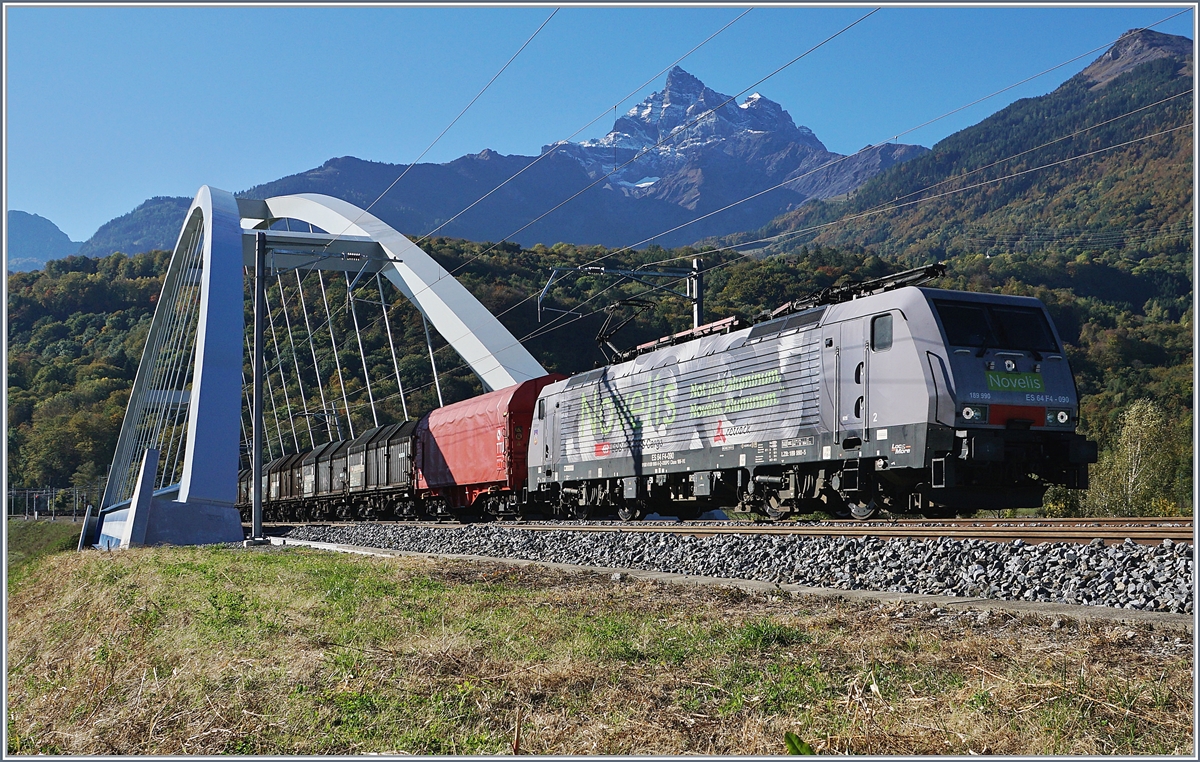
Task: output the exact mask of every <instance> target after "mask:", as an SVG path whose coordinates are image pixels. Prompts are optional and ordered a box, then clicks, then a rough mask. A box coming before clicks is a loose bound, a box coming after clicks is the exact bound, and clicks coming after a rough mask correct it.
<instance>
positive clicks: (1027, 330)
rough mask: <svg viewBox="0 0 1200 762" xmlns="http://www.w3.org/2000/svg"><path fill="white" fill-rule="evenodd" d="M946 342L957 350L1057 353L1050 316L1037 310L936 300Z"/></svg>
mask: <svg viewBox="0 0 1200 762" xmlns="http://www.w3.org/2000/svg"><path fill="white" fill-rule="evenodd" d="M933 305H934V307H936V308H937V312H938V317H940V318H941V320H942V328H943V329H944V330H945V332H946V343H947V344H949V345H951V346H955V347H983V348H987V349H1018V350H1026V351H1028V350H1033V351H1035V352H1057V351H1058V344H1057V343H1056V342H1055V341H1054V333H1053V332H1052V331H1051V330H1050V323H1049V322H1048V321H1047V320H1046V315H1045V313H1043V312H1042V311H1041V310H1039V309H1037V308H1036V307H1017V306H1014V305H1009V304H987V303H984V302H955V301H950V300H947V299H934V300H933Z"/></svg>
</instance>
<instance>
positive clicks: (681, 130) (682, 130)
mask: <svg viewBox="0 0 1200 762" xmlns="http://www.w3.org/2000/svg"><path fill="white" fill-rule="evenodd" d="M879 10H880V9H879V8H875V9H874V10H872V11H870V12H869V13H867V14H866V15H864V16H862V17H861V18H859V19H857V20H855V21H853V22H851V23H850V24H848V25H847V26H844V27H842V28H841V29H839V30H838V31H836V32H834V33H833V34H831V35H829V36H828V37H826V38H825V39H823V40H821V41H820V42H818V43H817V44H816V45H813V46H812V47H811V48H809V49H808V50H806V51H804V52H803V53H801V54H800V55H798V56H796V57H795V58H793V59H792V60H790V61H788V62H787V63H785V64H783V65H782V66H780V67H779V68H777V69H775V70H774V71H772V72H771V73H770V74H768V75H766V76H765V77H763V78H762V79H759V80H758V81H757V82H755V83H754V84H752V85H750V86H748V87H746V88H744V89H742V90H741V91H740V92H738V93H736V94H734V95H731V96H729V97H728V98H726V99H725V100H724V101H722V102H721V103H720V104H718V105H716V106H714V107H713V108H710V109H708V110H707V111H705V112H703V113H700V114H697V115H696V116H694V117H692V118H691V119H689V120H688V121H687V122H685V123H683V124H682V125H680V126H679V127H677V128H676V129H675V130H673V131H672V132H671V133H670V134H669V135H666V136H665V137H662V138H660V139H659V140H658V141H657V142H656V143H654V144H653V145H649V146H644V147H642V148H641V149H639V150H638V152H637V153H635V154H634V156H633V158H631V159H630V160H629V161H626V162H625V163H624V164H621V165H620V166H617V167H613V169H612V171H610V172H608V173H607V174H604V175H601V176H600V177H598V178H596V179H595V180H593V181H592V182H591V183H589V184H588V185H586V186H584V187H583V188H582V189H580V190H579V191H577V192H576V193H574V194H573V195H571V196H569V197H568V198H566V199H563V200H562V201H560V202H559V203H558V204H556V205H554V206H553V207H551V208H550V209H549V210H547V211H545V212H543V213H542V214H540V215H538V216H537V217H535V218H533V219H532V220H530V221H529V222H527V223H525V224H524V225H522V226H521V227H519V228H517V229H516V230H514V231H513V232H511V233H509V234H508V235H506V236H504V237H503V238H501V239H500V240H499V241H497V242H496V243H494V244H492V245H491V246H489V247H488V248H487V249H485V250H483V251H481V252H480V253H478V254H476V255H475V256H473V257H471V258H470V259H469V260H467V261H466V262H464V263H463V264H462V265H460V266H459V268H458V269H462V267H465V266H466V265H468V264H470V263H471V262H474V261H475V260H477V259H479V258H480V257H483V256H485V255H487V254H489V253H491V252H492V251H494V250H495V249H496V248H497V247H498V246H499V245H500V244H502V243H503V242H504V241H506V240H508V239H510V238H512V237H513V236H515V235H518V234H519V233H521V232H522V231H525V230H527V229H528V228H530V227H531V226H533V225H535V224H537V223H538V222H540V221H541V220H543V219H545V218H546V217H548V216H550V215H551V214H553V213H554V212H556V211H558V210H559V209H561V208H562V207H564V206H566V205H567V204H569V203H570V202H572V201H574V200H575V199H577V198H579V197H580V196H582V195H583V194H584V193H587V192H588V191H589V190H591V189H592V188H594V187H596V186H597V185H599V184H600V183H602V182H604V181H605V180H607V179H608V178H610V177H612V176H613V175H615V174H616V173H617V172H619V171H621V170H622V169H624V168H625V167H627V166H629V165H630V164H632V163H634V162H635V161H637V160H638V159H640V158H641V157H642V156H645V155H646V154H647V153H649V152H650V151H651V150H653V149H655V148H658V147H659V146H661V145H663V144H665V143H668V142H670V141H673V140H675V139H677V138H679V137H682V136H683V135H685V134H686V133H687V131H688V130H689V129H690V128H692V127H694V126H696V124H698V123H699V122H701V121H702V120H703V119H705V118H706V117H708V116H710V115H712V114H715V113H717V112H718V111H720V110H721V109H723V108H724V107H725V106H728V105H729V104H730V103H732V102H734V101H736V100H737V99H738V98H739V97H741V96H742V95H744V94H746V93H748V92H749V91H750V90H753V89H754V88H756V87H758V86H759V85H761V84H762V83H763V82H766V81H767V80H768V79H770V78H771V77H773V76H775V75H776V74H778V73H779V72H781V71H783V70H784V69H787V68H788V67H789V66H792V65H793V64H795V63H796V62H798V61H800V60H801V59H803V58H804V57H805V56H807V55H809V54H811V53H812V52H813V51H815V50H818V49H819V48H821V47H823V46H824V45H826V44H827V43H829V42H830V41H832V40H834V39H835V38H837V37H839V36H841V35H842V34H845V33H846V32H848V31H849V30H850V29H852V28H853V27H855V26H857V25H859V24H861V23H862V22H863V21H866V20H867V19H868V18H869V17H870V16H872V15H873V14H875V13H877V12H878V11H879ZM435 282H436V281H435ZM428 288H430V286H426V287H425V289H423V290H426V289H428ZM418 293H420V292H418Z"/></svg>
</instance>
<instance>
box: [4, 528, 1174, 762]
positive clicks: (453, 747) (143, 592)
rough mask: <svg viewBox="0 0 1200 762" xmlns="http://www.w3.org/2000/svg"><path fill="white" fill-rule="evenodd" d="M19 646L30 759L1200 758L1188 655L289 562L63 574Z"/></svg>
mask: <svg viewBox="0 0 1200 762" xmlns="http://www.w3.org/2000/svg"><path fill="white" fill-rule="evenodd" d="M900 612H903V613H904V614H905V616H903V617H899V616H897V613H900ZM8 624H9V641H8V649H9V650H8V658H9V675H8V678H9V696H8V701H9V710H10V714H9V717H8V729H9V739H10V740H9V749H8V751H9V752H10V753H33V752H38V751H44V752H61V753H68V754H99V753H121V754H172V753H187V754H210V753H222V752H234V753H277V754H291V753H304V754H318V753H319V754H327V753H337V754H362V753H367V752H387V751H408V752H417V753H494V752H499V753H512V752H513V751H514V747H515V749H517V750H519V751H520V752H523V753H543V754H549V753H611V754H625V753H660V754H661V753H706V754H750V753H755V754H777V753H783V752H784V751H785V747H784V740H783V739H784V733H785V732H787V731H792V732H795V733H797V734H798V735H799V736H800V737H801V738H803V739H805V740H807V741H808V742H809V743H811V744H812V745H813V746H814V747H815V748H816V750H817V751H818V753H835V752H842V753H844V752H853V753H866V754H920V753H935V754H936V753H941V754H966V753H969V752H993V753H1001V754H1108V753H1137V754H1145V753H1158V754H1190V753H1191V752H1192V748H1193V739H1192V737H1191V731H1190V728H1191V725H1192V722H1191V711H1192V687H1191V685H1192V683H1191V676H1190V674H1191V667H1192V651H1191V645H1190V643H1183V644H1181V643H1177V642H1176V641H1175V636H1176V635H1177V634H1178V633H1170V634H1164V633H1161V632H1152V631H1150V630H1146V629H1137V630H1136V632H1135V631H1132V630H1129V628H1126V627H1114V626H1109V625H1103V626H1102V625H1091V624H1079V625H1076V624H1075V623H1071V622H1068V623H1066V624H1065V626H1060V627H1059V628H1058V629H1054V628H1052V627H1051V626H1050V624H1051V623H1050V622H1049V620H1044V619H1040V618H1025V619H1014V618H1011V617H1005V616H1003V615H993V616H992V619H991V621H989V622H987V623H979V622H978V621H977V620H976V619H975V618H974V617H973V616H970V615H962V616H953V617H951V616H942V617H936V616H933V615H932V613H931V612H929V611H928V610H927V609H924V608H920V607H917V606H912V605H910V606H907V607H901V606H898V605H896V604H877V605H873V604H860V603H846V602H838V601H832V600H825V599H797V600H793V599H789V598H786V597H784V598H783V599H775V598H763V597H759V596H749V595H747V594H745V593H742V592H740V591H733V590H725V589H714V588H684V587H675V586H666V585H656V584H651V583H646V582H630V581H624V582H613V581H611V580H610V579H609V578H608V577H607V576H604V575H563V574H562V573H559V572H555V571H551V570H547V569H542V568H538V567H529V568H524V569H515V568H512V567H504V566H500V565H498V564H497V565H493V564H464V563H452V562H430V561H425V560H421V559H410V558H404V559H372V558H364V557H355V556H345V555H335V554H329V553H321V552H317V551H311V550H303V549H265V548H259V549H217V548H154V549H141V550H134V551H126V552H113V553H99V552H90V553H83V554H75V553H61V554H56V555H52V556H49V557H46V558H44V559H42V560H40V561H38V562H36V564H35V565H32V566H31V567H30V568H29V571H28V573H26V574H25V575H24V577H23V579H21V580H19V581H18V582H17V583H15V584H14V585H13V587H12V589H11V590H10V594H9V623H8ZM1185 640H1190V639H1188V638H1185Z"/></svg>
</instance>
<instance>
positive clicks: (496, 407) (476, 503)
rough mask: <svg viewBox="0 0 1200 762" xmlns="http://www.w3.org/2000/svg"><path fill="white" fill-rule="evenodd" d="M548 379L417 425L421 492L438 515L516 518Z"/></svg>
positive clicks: (437, 413) (443, 411) (457, 406)
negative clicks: (467, 511)
mask: <svg viewBox="0 0 1200 762" xmlns="http://www.w3.org/2000/svg"><path fill="white" fill-rule="evenodd" d="M563 378H566V376H561V375H559V374H557V373H551V374H550V375H548V376H542V377H541V378H534V379H531V380H529V381H522V382H521V383H519V384H515V385H513V386H509V387H507V388H504V389H498V390H496V391H494V392H489V393H487V394H482V395H480V396H478V397H473V398H471V399H469V400H463V401H462V402H456V403H454V404H453V405H446V406H445V407H441V408H438V409H437V410H434V411H433V412H431V413H430V414H429V415H427V416H425V417H424V418H422V419H421V421H420V423H418V424H417V488H418V489H419V490H420V494H421V499H422V501H423V502H424V503H425V510H426V511H427V512H428V513H430V514H434V515H438V514H446V513H449V512H451V511H454V510H460V509H463V508H473V509H475V510H478V511H481V512H484V513H489V514H492V515H494V516H500V515H505V514H508V513H510V512H511V513H516V512H517V508H516V503H517V502H518V501H519V500H521V499H522V494H521V493H522V490H523V489H524V487H525V479H526V478H527V476H528V474H527V472H526V460H527V458H528V454H529V453H528V450H529V425H530V424H531V423H532V422H533V406H534V404H535V403H536V402H537V397H538V393H539V392H541V390H542V387H544V386H546V385H547V384H552V383H554V382H555V381H561V380H562V379H563Z"/></svg>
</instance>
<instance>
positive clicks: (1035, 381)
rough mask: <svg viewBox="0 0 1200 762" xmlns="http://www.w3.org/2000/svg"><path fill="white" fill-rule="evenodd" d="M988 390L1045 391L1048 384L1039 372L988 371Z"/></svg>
mask: <svg viewBox="0 0 1200 762" xmlns="http://www.w3.org/2000/svg"><path fill="white" fill-rule="evenodd" d="M987 385H988V391H993V392H1044V391H1046V385H1045V384H1044V383H1042V377H1041V375H1040V374H1038V373H988V374H987Z"/></svg>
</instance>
